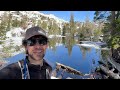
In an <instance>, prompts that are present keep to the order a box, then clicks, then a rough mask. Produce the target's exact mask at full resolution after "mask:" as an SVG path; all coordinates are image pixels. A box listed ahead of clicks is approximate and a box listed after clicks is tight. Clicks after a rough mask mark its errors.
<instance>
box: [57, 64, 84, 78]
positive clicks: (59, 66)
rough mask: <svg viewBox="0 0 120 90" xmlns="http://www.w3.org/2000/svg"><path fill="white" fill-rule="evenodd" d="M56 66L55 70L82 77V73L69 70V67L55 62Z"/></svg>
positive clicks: (72, 69)
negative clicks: (62, 70)
mask: <svg viewBox="0 0 120 90" xmlns="http://www.w3.org/2000/svg"><path fill="white" fill-rule="evenodd" d="M56 66H57V69H60V68H62V69H64V70H65V71H67V72H69V73H72V74H76V75H80V76H84V74H83V73H81V72H80V71H78V70H76V69H74V68H71V67H69V66H66V65H64V64H61V63H58V62H56Z"/></svg>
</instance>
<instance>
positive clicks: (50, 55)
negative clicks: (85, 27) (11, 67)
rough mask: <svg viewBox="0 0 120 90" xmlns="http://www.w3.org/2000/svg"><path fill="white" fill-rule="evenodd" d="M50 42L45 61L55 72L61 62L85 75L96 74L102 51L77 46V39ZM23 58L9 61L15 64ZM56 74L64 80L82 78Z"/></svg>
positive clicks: (54, 38) (22, 54)
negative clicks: (57, 64) (57, 63)
mask: <svg viewBox="0 0 120 90" xmlns="http://www.w3.org/2000/svg"><path fill="white" fill-rule="evenodd" d="M49 41H50V42H49V48H48V49H47V51H46V55H45V59H46V60H47V61H48V63H50V65H51V66H52V67H53V71H55V69H56V62H59V63H61V64H64V65H67V66H69V67H72V68H74V69H76V70H78V71H80V72H82V73H83V74H90V73H93V72H94V70H95V67H97V66H98V62H97V61H99V60H100V59H101V50H97V49H95V48H90V47H89V48H88V47H87V48H86V47H82V46H79V45H76V44H77V43H78V38H77V37H75V38H73V37H71V36H67V37H53V38H51V39H50V40H49ZM22 58H24V53H21V54H19V55H17V56H14V57H12V58H9V59H8V60H9V61H10V62H11V63H13V62H17V61H18V60H20V59H22ZM54 74H55V75H56V76H57V77H62V78H63V79H64V78H67V77H71V78H81V76H80V75H73V74H70V73H67V72H65V71H62V70H60V71H57V72H56V73H54ZM86 77H87V76H86ZM86 77H84V78H86Z"/></svg>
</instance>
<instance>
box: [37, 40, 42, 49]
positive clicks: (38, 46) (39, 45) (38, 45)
mask: <svg viewBox="0 0 120 90" xmlns="http://www.w3.org/2000/svg"><path fill="white" fill-rule="evenodd" d="M42 46H43V45H41V44H39V43H38V41H37V42H36V44H35V47H36V48H41V47H42Z"/></svg>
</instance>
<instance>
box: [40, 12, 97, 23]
mask: <svg viewBox="0 0 120 90" xmlns="http://www.w3.org/2000/svg"><path fill="white" fill-rule="evenodd" d="M40 12H42V13H44V14H54V15H55V16H57V17H59V18H61V19H64V20H66V21H69V20H70V14H71V12H73V14H74V20H75V21H80V22H83V21H85V19H86V16H88V17H89V19H90V21H93V17H94V12H95V11H40Z"/></svg>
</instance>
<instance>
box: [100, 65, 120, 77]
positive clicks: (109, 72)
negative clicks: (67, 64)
mask: <svg viewBox="0 0 120 90" xmlns="http://www.w3.org/2000/svg"><path fill="white" fill-rule="evenodd" d="M99 67H100V69H101V70H102V71H103V72H104V73H105V74H106V75H108V76H109V77H110V78H112V79H120V76H119V74H118V73H114V72H113V71H112V70H109V69H108V68H107V67H105V66H103V65H100V66H99Z"/></svg>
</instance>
